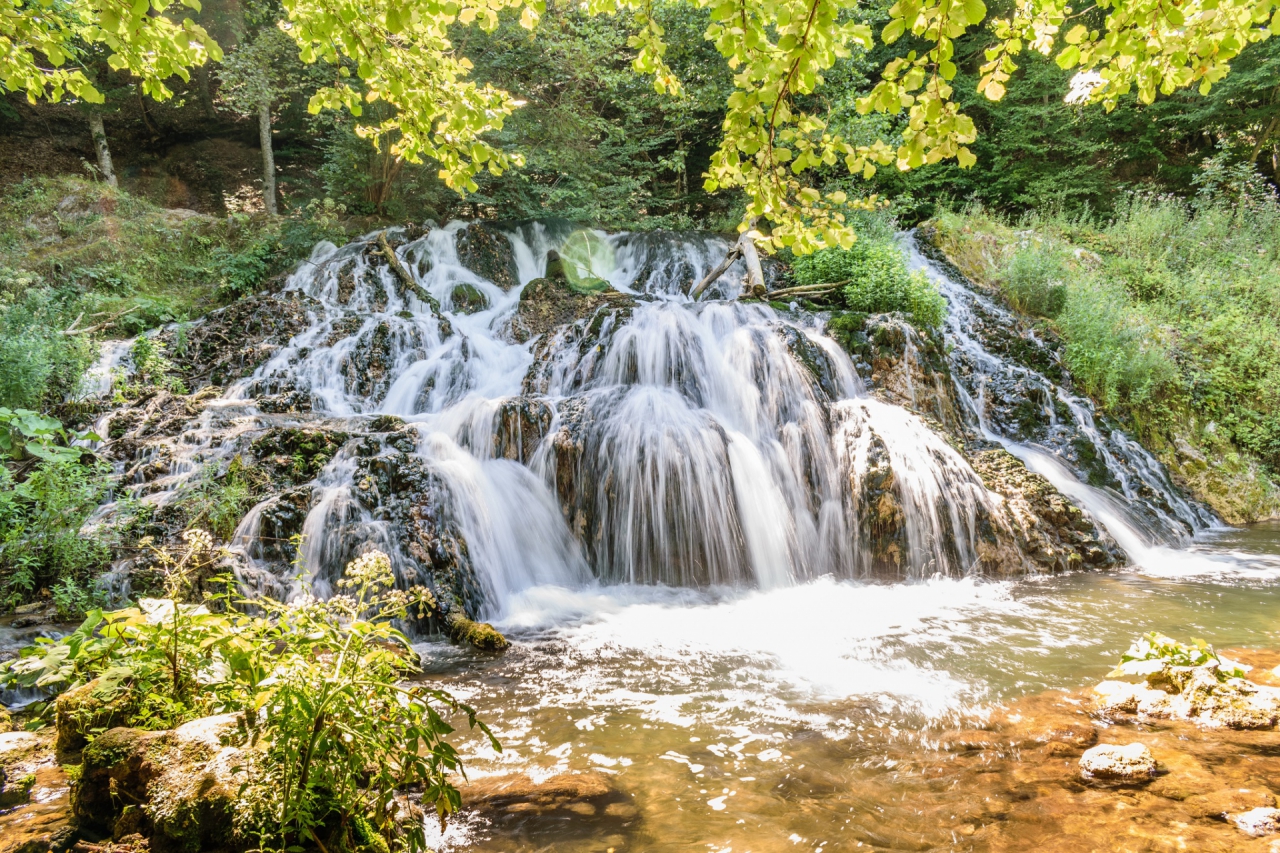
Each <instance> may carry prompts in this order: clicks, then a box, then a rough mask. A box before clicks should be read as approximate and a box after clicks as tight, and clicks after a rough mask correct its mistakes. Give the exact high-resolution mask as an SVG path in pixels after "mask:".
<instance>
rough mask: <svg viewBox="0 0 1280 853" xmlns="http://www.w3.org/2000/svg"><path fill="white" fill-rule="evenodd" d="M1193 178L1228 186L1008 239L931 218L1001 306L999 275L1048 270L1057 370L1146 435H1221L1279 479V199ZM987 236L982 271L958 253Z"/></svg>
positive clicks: (977, 221)
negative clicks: (1061, 295) (1060, 357)
mask: <svg viewBox="0 0 1280 853" xmlns="http://www.w3.org/2000/svg"><path fill="white" fill-rule="evenodd" d="M1206 173H1207V174H1210V175H1215V176H1222V178H1223V179H1224V180H1225V179H1230V180H1229V181H1228V183H1227V184H1226V185H1219V186H1218V188H1217V189H1214V190H1211V189H1210V187H1211V186H1212V184H1211V183H1209V182H1206V183H1205V184H1204V186H1205V188H1206V189H1205V192H1203V193H1201V194H1199V195H1198V196H1197V197H1196V198H1195V199H1193V200H1192V201H1190V202H1188V201H1183V200H1181V199H1177V198H1173V197H1169V196H1151V195H1146V194H1132V195H1130V196H1128V197H1126V198H1125V199H1122V200H1121V201H1120V202H1119V203H1118V204H1117V211H1116V214H1115V216H1114V218H1112V219H1110V220H1108V221H1105V222H1098V221H1095V220H1094V219H1092V218H1089V217H1067V216H1063V215H1057V214H1053V215H1048V216H1043V217H1039V218H1031V219H1028V220H1025V221H1024V225H1025V226H1027V232H1031V236H1027V232H1022V233H1023V235H1024V236H1023V237H1021V238H1020V237H1018V236H1017V235H1015V234H1014V233H1013V231H1012V229H1010V228H1009V226H1008V225H1007V224H1004V223H1001V222H1000V221H999V220H998V219H995V218H992V217H991V216H990V215H989V214H986V213H984V212H982V211H979V210H974V209H971V210H969V211H968V212H967V213H965V214H954V213H949V214H946V215H944V216H941V217H940V218H939V220H938V222H939V226H940V229H941V231H942V232H943V233H944V235H950V236H949V238H948V239H951V240H952V241H953V244H954V246H955V248H956V251H957V253H958V254H959V255H964V256H966V257H969V258H972V259H973V266H974V269H973V270H972V272H973V273H974V274H975V275H978V276H979V277H986V278H987V279H988V280H991V281H994V282H995V283H997V284H998V285H999V286H1000V287H1001V288H1002V289H1004V290H1005V292H1006V293H1007V294H1008V295H1009V296H1010V299H1011V301H1013V302H1015V303H1016V302H1017V301H1018V299H1019V298H1020V297H1018V296H1016V295H1015V294H1013V293H1010V292H1009V290H1008V288H1009V287H1010V283H1011V281H1013V279H1011V278H1010V275H1009V273H1010V270H1011V269H1012V270H1021V272H1020V273H1019V274H1020V275H1022V278H1021V279H1018V281H1019V282H1020V283H1019V284H1017V285H1016V286H1017V287H1023V288H1025V287H1028V284H1027V282H1034V281H1037V280H1040V279H1038V278H1037V276H1040V278H1042V279H1043V280H1051V279H1057V278H1058V277H1059V276H1060V275H1061V277H1062V279H1063V280H1065V282H1066V284H1065V289H1066V300H1065V304H1064V305H1063V306H1062V308H1061V310H1060V311H1059V312H1058V313H1057V314H1056V316H1055V317H1054V318H1053V326H1054V328H1055V329H1056V330H1057V331H1058V332H1059V333H1060V334H1061V335H1062V338H1063V341H1064V343H1065V345H1066V348H1065V361H1066V366H1067V367H1068V368H1069V369H1070V370H1071V372H1072V374H1073V375H1074V376H1075V378H1076V380H1077V381H1078V382H1079V383H1080V384H1081V385H1082V386H1083V388H1084V390H1086V391H1087V392H1088V393H1089V394H1090V395H1091V396H1093V397H1094V398H1095V399H1097V400H1099V401H1100V402H1101V403H1102V404H1103V406H1104V407H1105V409H1106V410H1107V411H1108V412H1109V413H1110V414H1112V415H1114V416H1117V417H1119V418H1121V419H1123V420H1124V421H1126V422H1127V423H1128V424H1130V425H1131V426H1132V427H1133V428H1134V429H1135V430H1136V431H1137V432H1138V434H1139V435H1140V436H1142V437H1143V438H1144V439H1145V440H1146V441H1148V442H1149V443H1151V444H1153V445H1155V446H1156V447H1157V448H1159V447H1162V446H1170V445H1172V444H1174V443H1175V437H1176V438H1177V440H1179V441H1189V442H1190V443H1191V446H1192V447H1197V446H1198V447H1200V448H1201V450H1200V451H1199V452H1201V453H1202V454H1204V455H1206V456H1213V457H1217V456H1220V455H1221V452H1220V450H1219V449H1218V442H1220V441H1223V440H1226V441H1229V442H1230V443H1232V444H1234V445H1235V446H1236V447H1237V448H1238V449H1239V450H1241V451H1244V452H1246V453H1247V454H1249V455H1251V456H1252V457H1253V458H1255V459H1257V460H1259V461H1261V462H1262V463H1264V464H1265V465H1267V466H1269V467H1270V468H1271V470H1272V471H1280V202H1278V201H1277V200H1276V199H1275V197H1274V196H1273V195H1270V194H1268V193H1262V194H1260V195H1259V194H1258V193H1257V190H1256V189H1250V187H1251V186H1253V187H1256V183H1250V180H1251V179H1248V178H1247V175H1246V180H1244V181H1241V180H1239V177H1238V175H1239V169H1238V168H1237V169H1234V170H1232V169H1223V168H1220V167H1219V166H1218V165H1216V164H1215V163H1210V164H1209V168H1208V169H1206ZM1232 174H1237V178H1230V175H1232ZM1249 174H1253V173H1249ZM1218 180H1219V178H1218V177H1215V178H1214V182H1215V183H1216V182H1217V181H1218ZM992 239H993V240H994V241H995V245H998V246H999V247H1001V249H1000V254H998V255H997V256H995V257H994V259H993V260H992V261H991V263H988V262H987V260H985V256H984V255H983V252H986V251H987V249H982V251H973V252H972V253H968V250H967V249H966V247H981V246H990V245H992V244H991V243H986V242H983V241H986V240H992ZM1020 243H1026V245H1024V246H1022V247H1021V248H1015V249H1010V248H1009V247H1018V246H1019V245H1020ZM1019 255H1023V256H1031V257H1023V258H1021V259H1020V258H1019ZM962 266H963V264H962ZM984 267H985V269H984ZM1028 270H1029V271H1030V272H1027V271H1028ZM1045 270H1052V274H1049V273H1045V272H1044V271H1045ZM1032 273H1034V274H1032ZM1033 291H1034V289H1033Z"/></svg>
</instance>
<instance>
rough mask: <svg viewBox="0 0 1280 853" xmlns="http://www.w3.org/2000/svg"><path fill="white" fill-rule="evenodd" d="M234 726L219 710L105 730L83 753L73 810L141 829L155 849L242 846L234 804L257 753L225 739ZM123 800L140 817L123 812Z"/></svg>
mask: <svg viewBox="0 0 1280 853" xmlns="http://www.w3.org/2000/svg"><path fill="white" fill-rule="evenodd" d="M239 725H240V719H239V716H238V715H235V714H223V715H220V716H216V717H206V718H203V719H199V720H192V721H191V722H188V723H184V724H183V725H181V726H179V727H178V728H176V729H173V730H171V731H167V732H147V731H142V730H140V729H127V728H115V729H112V730H110V731H108V732H106V733H105V734H103V735H102V736H100V737H99V738H97V739H96V740H95V741H94V742H93V743H92V744H91V745H90V746H89V747H88V748H87V749H85V751H84V766H83V771H82V774H81V781H80V785H79V786H78V787H77V789H76V794H75V803H74V807H75V814H76V816H77V817H78V818H79V819H80V822H81V824H82V825H83V826H85V827H86V828H89V829H91V830H94V831H98V832H103V833H108V832H115V831H116V830H117V829H118V830H119V831H120V832H127V831H138V830H139V829H146V830H147V831H146V834H149V835H150V838H151V849H152V850H154V851H157V853H166V851H180V850H200V849H224V848H228V847H236V846H243V842H245V841H246V840H247V838H246V836H245V834H244V833H245V832H246V831H247V827H245V826H244V815H243V814H240V813H239V812H238V811H237V809H236V804H237V799H238V798H239V793H240V786H241V785H242V784H243V783H244V782H245V781H246V779H247V778H248V776H247V773H248V772H250V770H251V768H252V766H253V764H254V762H255V761H256V760H257V759H256V756H257V753H256V751H255V750H253V749H249V748H240V747H235V746H227V745H225V744H224V741H226V740H228V739H230V738H233V737H235V736H236V734H237V732H238V730H239ZM129 804H138V805H141V810H142V812H143V816H142V817H138V816H130V815H127V814H126V812H125V809H126V806H127V805H129Z"/></svg>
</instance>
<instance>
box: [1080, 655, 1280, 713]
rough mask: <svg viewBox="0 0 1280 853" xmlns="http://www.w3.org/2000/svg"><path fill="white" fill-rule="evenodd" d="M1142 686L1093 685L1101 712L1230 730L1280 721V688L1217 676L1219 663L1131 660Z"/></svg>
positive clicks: (1122, 684)
mask: <svg viewBox="0 0 1280 853" xmlns="http://www.w3.org/2000/svg"><path fill="white" fill-rule="evenodd" d="M1126 666H1127V667H1128V671H1129V672H1130V673H1131V674H1133V675H1141V676H1145V679H1144V682H1143V683H1141V684H1133V683H1130V682H1120V681H1104V682H1103V683H1102V684H1099V685H1098V686H1097V687H1095V688H1094V693H1095V694H1096V696H1097V701H1098V703H1099V706H1100V707H1101V708H1102V710H1105V711H1108V712H1113V713H1129V714H1136V715H1138V716H1140V717H1149V718H1154V719H1166V720H1188V721H1191V722H1195V723H1197V724H1198V725H1203V726H1210V727H1215V728H1228V729H1273V728H1275V727H1276V724H1277V722H1280V688H1277V687H1268V686H1265V685H1260V684H1255V683H1253V682H1251V681H1247V680H1245V679H1243V678H1227V679H1222V678H1220V677H1219V672H1218V669H1219V667H1218V664H1217V663H1216V662H1215V663H1210V664H1209V665H1206V666H1197V667H1175V666H1170V665H1169V664H1168V663H1167V662H1165V661H1158V660H1157V661H1133V662H1130V664H1128V665H1126Z"/></svg>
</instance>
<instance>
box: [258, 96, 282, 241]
mask: <svg viewBox="0 0 1280 853" xmlns="http://www.w3.org/2000/svg"><path fill="white" fill-rule="evenodd" d="M258 140H259V144H260V145H261V146H262V201H263V204H264V205H265V207H266V209H267V213H269V214H271V215H272V216H276V215H278V214H279V213H280V210H279V208H277V207H276V155H275V152H274V151H272V150H271V105H270V104H263V105H262V106H260V107H258Z"/></svg>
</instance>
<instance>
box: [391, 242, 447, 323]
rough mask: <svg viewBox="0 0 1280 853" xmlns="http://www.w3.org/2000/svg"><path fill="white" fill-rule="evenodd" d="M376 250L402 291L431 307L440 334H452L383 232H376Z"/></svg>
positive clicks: (434, 302)
mask: <svg viewBox="0 0 1280 853" xmlns="http://www.w3.org/2000/svg"><path fill="white" fill-rule="evenodd" d="M378 248H380V249H381V250H382V254H383V256H384V257H385V258H386V259H387V264H388V265H390V267H391V271H392V272H394V273H395V274H396V278H398V279H400V283H401V284H402V285H404V289H405V290H407V291H409V292H410V293H412V294H413V295H414V296H416V297H418V299H419V300H421V301H422V302H425V303H426V304H427V305H429V306H430V307H431V311H432V313H434V314H435V315H436V317H437V318H438V319H439V320H440V332H441V334H443V335H444V337H446V338H447V337H449V335H451V334H453V326H452V325H450V323H449V321H448V320H447V319H445V316H444V314H443V313H441V311H440V302H439V301H438V300H437V299H436V298H435V297H434V296H432V295H431V294H430V293H428V292H427V289H426V288H425V287H423V286H422V285H420V284H418V282H416V281H414V279H413V275H412V274H410V272H409V270H408V268H406V267H405V265H404V262H402V261H401V260H400V258H399V256H397V255H396V250H395V249H393V248H391V244H390V243H389V242H387V232H386V231H385V230H383V231H379V232H378Z"/></svg>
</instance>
